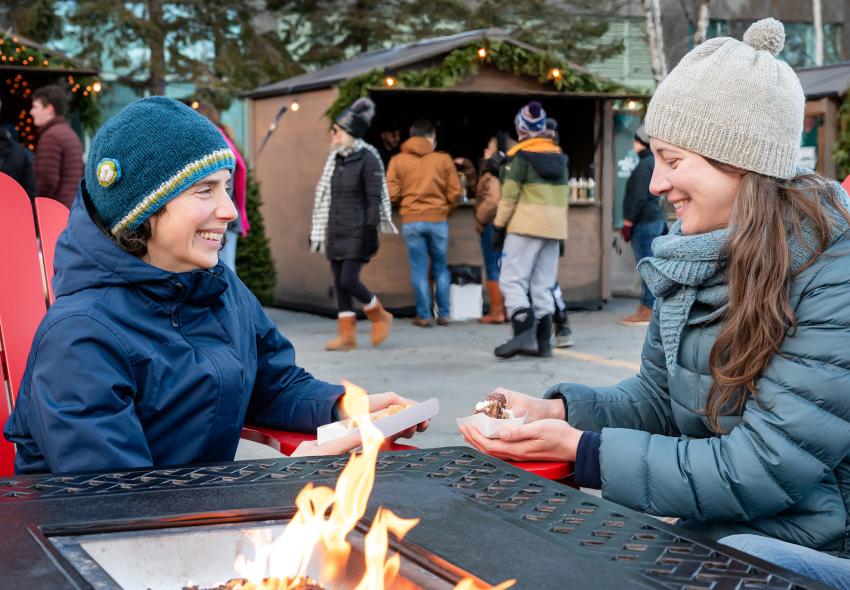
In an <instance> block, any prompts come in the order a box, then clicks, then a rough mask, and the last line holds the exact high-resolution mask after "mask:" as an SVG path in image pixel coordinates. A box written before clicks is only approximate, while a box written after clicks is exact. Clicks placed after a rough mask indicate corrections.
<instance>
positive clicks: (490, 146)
mask: <svg viewBox="0 0 850 590" xmlns="http://www.w3.org/2000/svg"><path fill="white" fill-rule="evenodd" d="M514 143H516V142H514V141H513V140H512V139H511V138H510V136H509V135H508V134H507V133H504V132H499V135H498V136H493V137H491V138H490V141H488V142H487V147H485V148H484V157H483V158H482V160H481V176H479V178H478V187H477V188H476V191H475V229H476V230H477V231H478V234H479V239H480V242H481V255H482V257H483V259H484V272H485V274H486V276H487V298H488V300H489V302H490V311H489V312H488V313H487V315H485V316H484V317H482V318H481V319H480V320H478V321H479V322H481V323H482V324H502V323H504V322H505V321H506V320H507V316H506V313H505V301H504V299H503V298H502V292H501V291H500V290H499V274H500V272H501V268H502V251H501V249H496V248H494V247H493V232H494V231H495V227H494V226H493V220H494V219H495V218H496V210H497V209H498V208H499V199H501V197H502V190H501V185H500V181H499V173H500V169H501V166H502V162H503V161H504V159H505V152H506V151H507V150H508V149H509V148H510V147H512V145H513V144H514Z"/></svg>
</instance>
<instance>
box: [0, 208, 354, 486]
mask: <svg viewBox="0 0 850 590" xmlns="http://www.w3.org/2000/svg"><path fill="white" fill-rule="evenodd" d="M85 200H86V199H84V198H83V197H81V196H80V195H78V197H77V199H76V201H75V203H74V206H73V208H72V210H71V217H70V220H69V223H68V227H67V229H66V230H65V232H64V233H63V234H62V235H61V236H60V238H59V242H58V244H57V246H56V268H57V273H56V276H55V278H54V280H53V286H54V289H55V292H56V296H57V299H56V303H55V304H54V305H53V306H52V307H51V308H50V310H49V311H48V312H47V315H46V316H45V318H44V320H43V321H42V322H41V325H40V326H39V328H38V331H37V332H36V335H35V339H34V341H33V345H32V349H31V350H30V355H29V360H28V362H27V368H26V372H25V373H24V377H23V380H22V382H21V387H20V390H19V394H18V399H17V403H16V405H15V409H14V412H13V413H12V416H11V418H10V419H9V421H8V423H7V424H6V429H5V431H4V434H5V436H6V438H7V439H8V440H10V441H12V442H14V443H15V444H16V445H17V457H16V459H15V470H16V471H17V472H18V473H34V472H46V471H51V472H54V473H56V472H72V471H92V470H98V471H100V470H120V469H127V468H132V467H149V466H156V467H162V466H168V465H182V464H188V463H200V462H212V461H230V460H232V459H233V457H234V455H235V452H236V445H237V443H238V442H239V433H240V429H241V428H242V425H243V423H244V422H245V420H246V419H247V420H248V421H249V422H251V423H255V424H261V425H266V426H271V427H279V428H284V429H287V430H296V431H302V432H310V431H315V429H316V427H317V426H319V425H321V424H325V423H327V422H330V421H331V412H332V408H333V405H334V403H335V402H336V400H337V399H338V398H339V396H340V395H341V394H342V391H343V390H342V388H341V387H340V386H339V385H332V384H329V383H325V382H324V381H319V380H318V379H315V378H314V377H313V376H312V375H310V374H309V373H307V372H306V371H304V370H303V369H301V368H300V367H298V366H297V365H296V364H295V351H294V349H293V347H292V344H290V342H289V341H288V340H287V339H286V338H285V337H284V336H283V335H281V333H280V332H279V331H278V329H277V327H276V326H275V324H274V323H273V322H272V321H271V320H270V319H269V318H268V316H266V314H265V313H264V312H263V309H262V307H261V306H260V303H259V302H258V301H257V299H256V298H255V297H254V296H253V295H252V294H251V292H250V291H249V290H248V288H247V287H245V285H244V284H243V283H242V281H240V280H239V279H238V278H237V277H236V275H235V274H233V273H232V272H231V271H230V270H228V269H225V268H224V267H223V266H221V265H219V266H216V267H215V268H213V269H210V270H197V271H192V272H185V273H178V274H175V273H171V272H167V271H165V270H162V269H159V268H156V267H153V266H151V265H149V264H147V263H145V262H143V261H142V260H141V259H139V258H136V257H134V256H132V255H130V254H128V253H126V252H124V251H123V250H121V249H120V248H119V247H118V246H117V245H116V244H115V243H114V242H113V241H112V240H110V239H109V238H108V237H107V236H106V235H104V234H103V233H102V232H101V231H100V230H99V229H98V228H97V227H96V226H95V225H94V223H93V222H92V220H91V218H90V217H89V214H88V212H87V209H86V205H85Z"/></svg>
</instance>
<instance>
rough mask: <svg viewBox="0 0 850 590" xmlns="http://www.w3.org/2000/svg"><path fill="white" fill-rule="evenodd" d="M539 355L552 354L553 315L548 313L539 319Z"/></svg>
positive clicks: (544, 356)
mask: <svg viewBox="0 0 850 590" xmlns="http://www.w3.org/2000/svg"><path fill="white" fill-rule="evenodd" d="M537 356H540V357H543V358H547V357H550V356H552V316H551V315H546V316H543V317H542V318H540V319H539V320H537Z"/></svg>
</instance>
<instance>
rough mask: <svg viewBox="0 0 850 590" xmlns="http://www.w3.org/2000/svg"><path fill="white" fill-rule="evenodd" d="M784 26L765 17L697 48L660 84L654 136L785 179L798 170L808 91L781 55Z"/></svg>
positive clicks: (652, 116) (651, 114)
mask: <svg viewBox="0 0 850 590" xmlns="http://www.w3.org/2000/svg"><path fill="white" fill-rule="evenodd" d="M784 44H785V28H784V27H783V26H782V23H780V22H779V21H778V20H776V19H772V18H766V19H763V20H760V21H758V22H757V23H755V24H753V25H752V26H751V27H750V28H749V29H747V32H746V33H744V41H743V43H742V42H741V41H738V40H737V39H732V38H731V37H721V38H717V39H709V40H708V41H706V42H705V43H703V44H701V45H699V46H697V47H695V48H694V49H692V50H691V51H690V52H689V53H688V54H687V55H686V56H685V57H684V58H682V61H681V62H679V65H677V66H676V67H675V68H674V69H673V71H672V72H670V74H669V75H668V76H667V78H665V79H664V81H663V82H661V84H660V85H659V86H658V89H657V90H656V91H655V94H654V95H653V97H652V100H651V101H650V103H649V107H648V109H647V113H646V121H645V125H646V131H647V133H648V134H649V135H650V137H656V138H658V139H660V140H662V141H666V142H668V143H672V144H674V145H677V146H679V147H683V148H685V149H687V150H691V151H693V152H696V153H698V154H700V155H702V156H705V157H708V158H711V159H714V160H717V161H719V162H723V163H725V164H731V165H733V166H738V167H739V168H744V169H745V170H751V171H753V172H758V173H760V174H764V175H766V176H772V177H774V178H779V179H783V180H787V179H789V178H792V177H793V176H794V171H795V168H796V165H797V156H798V153H799V151H800V139H801V134H802V131H803V112H804V109H805V97H804V95H803V88H802V87H801V86H800V80H799V78H797V74H795V73H794V70H792V69H791V67H790V66H789V65H788V64H787V63H785V62H784V61H781V60H779V59H776V57H775V56H776V55H778V54H779V52H780V51H782V47H783V45H784Z"/></svg>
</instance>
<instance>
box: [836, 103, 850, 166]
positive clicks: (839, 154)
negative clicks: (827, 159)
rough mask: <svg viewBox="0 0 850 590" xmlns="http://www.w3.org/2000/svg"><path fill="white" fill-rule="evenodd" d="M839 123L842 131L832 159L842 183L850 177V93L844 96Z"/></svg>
mask: <svg viewBox="0 0 850 590" xmlns="http://www.w3.org/2000/svg"><path fill="white" fill-rule="evenodd" d="M838 123H839V129H840V130H841V131H840V132H839V134H838V141H836V142H835V147H834V148H833V150H832V158H833V160H834V161H835V173H836V174H837V178H838V179H839V181H840V180H843V179H845V178H847V176H848V175H850V92H848V93H847V94H845V95H844V101H843V102H842V103H841V110H840V111H839V113H838Z"/></svg>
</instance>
